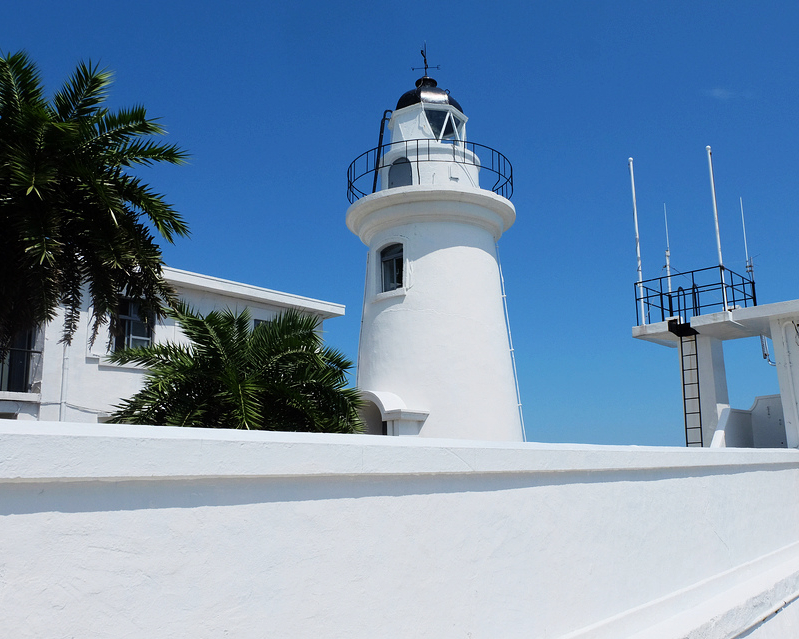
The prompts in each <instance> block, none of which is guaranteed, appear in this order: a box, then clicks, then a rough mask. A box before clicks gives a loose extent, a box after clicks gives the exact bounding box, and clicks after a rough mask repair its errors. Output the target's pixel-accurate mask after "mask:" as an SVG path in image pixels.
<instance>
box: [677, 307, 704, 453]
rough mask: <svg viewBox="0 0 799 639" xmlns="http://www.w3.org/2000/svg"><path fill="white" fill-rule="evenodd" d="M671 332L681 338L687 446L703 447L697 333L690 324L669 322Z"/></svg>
mask: <svg viewBox="0 0 799 639" xmlns="http://www.w3.org/2000/svg"><path fill="white" fill-rule="evenodd" d="M669 331H671V332H672V333H674V334H675V335H677V336H678V337H679V338H680V373H681V374H682V401H683V416H684V417H685V445H686V446H689V447H690V446H700V447H701V446H702V445H703V443H704V442H703V440H702V400H701V397H700V393H699V357H698V355H697V349H696V336H697V335H698V333H697V331H696V330H695V329H693V328H691V326H690V324H683V323H680V322H677V321H674V320H672V321H670V322H669Z"/></svg>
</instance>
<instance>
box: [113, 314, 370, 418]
mask: <svg viewBox="0 0 799 639" xmlns="http://www.w3.org/2000/svg"><path fill="white" fill-rule="evenodd" d="M169 315H170V316H171V317H172V318H173V319H174V320H175V321H176V322H177V323H178V325H179V326H180V328H181V330H182V331H183V334H184V335H185V337H186V338H187V339H188V343H187V344H180V345H178V344H170V343H168V344H153V345H152V346H148V347H143V348H135V349H128V350H123V351H117V352H115V353H114V354H113V355H111V357H110V358H111V360H112V361H114V362H116V363H119V364H137V365H140V366H144V367H146V368H147V369H148V371H149V372H148V374H147V378H146V381H145V384H144V388H143V389H142V390H141V391H140V392H139V393H137V394H136V395H134V396H133V397H131V398H130V399H127V400H124V401H123V402H122V403H121V404H120V405H119V406H118V407H117V409H118V410H117V412H116V413H115V414H114V416H113V418H112V421H114V422H118V423H136V424H163V425H176V426H196V427H210V428H243V429H268V430H292V431H312V432H341V433H351V432H360V431H361V430H362V425H361V421H360V419H359V417H358V410H359V408H360V407H361V400H360V397H359V395H358V392H357V391H356V390H355V389H351V388H346V382H347V371H349V370H350V368H351V367H352V364H351V362H349V361H348V360H347V359H346V358H344V357H343V356H342V355H341V354H340V353H339V352H338V351H335V350H332V349H329V348H325V347H324V345H323V343H322V340H321V337H320V336H319V334H318V330H317V328H318V321H317V320H316V318H313V317H309V316H304V315H301V314H299V313H297V312H294V311H288V312H286V313H283V314H281V315H279V316H277V317H275V318H274V319H273V320H271V321H269V322H264V323H261V324H259V325H258V326H257V327H255V329H252V328H251V324H252V320H251V318H250V314H249V312H248V311H247V310H244V311H242V312H241V313H234V312H232V311H230V310H226V311H212V312H210V313H208V314H207V315H205V316H201V315H199V314H198V313H196V312H194V311H193V310H191V309H190V308H188V307H187V306H186V305H185V304H182V303H178V304H176V305H175V307H174V308H173V309H171V310H170V311H169Z"/></svg>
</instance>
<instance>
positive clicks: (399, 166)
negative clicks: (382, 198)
mask: <svg viewBox="0 0 799 639" xmlns="http://www.w3.org/2000/svg"><path fill="white" fill-rule="evenodd" d="M411 184H413V173H412V171H411V163H410V160H408V158H397V159H396V160H394V162H393V163H392V164H391V168H389V170H388V188H390V189H393V188H395V187H397V186H410V185H411Z"/></svg>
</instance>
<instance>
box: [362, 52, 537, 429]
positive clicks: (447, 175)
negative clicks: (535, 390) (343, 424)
mask: <svg viewBox="0 0 799 639" xmlns="http://www.w3.org/2000/svg"><path fill="white" fill-rule="evenodd" d="M467 121H468V118H467V117H466V114H465V113H464V110H463V108H462V107H461V105H460V104H459V103H458V101H457V100H455V99H454V98H453V97H452V96H451V95H450V94H449V92H448V91H444V90H442V89H441V88H439V87H438V85H437V82H436V81H435V80H434V79H433V78H431V77H429V76H428V75H427V69H426V68H425V75H424V77H422V78H420V79H419V80H417V81H416V86H415V88H413V89H411V90H410V91H407V92H406V93H404V94H403V95H402V96H401V97H400V98H399V101H398V102H397V106H396V108H395V109H394V110H393V111H386V112H385V113H384V115H383V121H382V122H381V126H380V138H379V143H378V146H377V148H375V149H372V150H370V151H367V152H366V153H364V154H362V155H361V156H360V157H359V158H357V159H356V160H355V161H354V162H353V163H352V164H351V165H350V168H349V171H348V186H349V189H348V194H349V198H350V202H351V206H350V207H349V209H348V210H347V215H346V223H347V227H348V228H349V229H350V230H351V231H352V232H353V233H355V234H356V235H357V236H358V237H359V238H360V239H361V241H362V242H363V243H364V244H365V245H366V246H367V247H368V249H369V250H368V257H367V265H366V279H365V291H364V301H363V313H362V322H361V336H360V345H359V350H358V371H357V386H358V388H359V389H360V391H361V394H362V396H363V398H364V399H365V401H366V406H365V408H364V411H363V417H364V421H365V424H366V427H367V431H368V432H370V433H373V434H384V435H419V436H424V437H447V438H465V439H480V440H500V441H523V440H524V429H523V425H522V418H521V411H520V405H519V400H518V392H517V385H516V379H515V371H514V364H513V356H512V350H511V344H510V338H509V331H508V323H507V318H506V313H505V305H504V293H503V284H502V276H501V271H500V265H499V259H498V254H497V241H498V240H499V238H500V237H501V236H502V234H503V233H504V232H505V231H506V230H507V229H508V228H510V227H511V225H512V224H513V223H514V221H515V219H516V211H515V208H514V206H513V204H511V202H510V200H509V198H510V197H511V195H512V190H513V179H512V170H511V165H510V163H509V162H508V161H507V159H506V158H505V157H504V156H503V155H502V154H501V153H499V152H498V151H495V150H494V149H491V148H489V147H487V146H483V145H479V144H475V143H473V142H469V141H467V138H466V123H467ZM388 134H390V136H391V137H390V142H389V141H388V140H386V139H385V138H386V137H387V136H388Z"/></svg>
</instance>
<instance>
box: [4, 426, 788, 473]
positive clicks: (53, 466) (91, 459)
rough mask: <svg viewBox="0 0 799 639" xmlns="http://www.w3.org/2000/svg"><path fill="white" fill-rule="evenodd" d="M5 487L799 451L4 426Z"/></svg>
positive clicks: (631, 463) (629, 465)
mask: <svg viewBox="0 0 799 639" xmlns="http://www.w3.org/2000/svg"><path fill="white" fill-rule="evenodd" d="M0 450H2V451H3V456H2V459H0V481H36V480H44V479H46V480H56V481H69V480H76V479H102V478H114V479H117V480H119V479H125V478H127V479H156V478H159V479H160V478H175V479H182V478H189V477H269V476H273V477H288V476H307V475H407V474H413V475H417V474H452V473H457V474H461V473H467V474H475V473H525V474H529V473H543V474H548V473H572V474H573V473H597V472H616V471H640V472H641V473H650V474H651V473H657V474H660V475H662V474H664V473H669V472H671V473H673V472H680V473H687V474H692V473H728V472H736V469H748V470H754V469H756V468H763V469H764V470H765V469H770V470H778V469H780V468H784V467H791V468H799V450H793V449H789V450H786V449H758V450H752V449H735V448H724V449H697V448H669V447H636V446H592V445H585V444H535V443H518V444H517V443H497V442H474V441H464V440H445V439H440V440H434V439H423V440H422V439H405V438H394V437H378V436H373V435H329V434H319V433H282V432H270V431H236V430H224V429H203V428H179V427H165V426H133V425H113V424H75V423H62V422H36V423H32V422H20V421H13V420H8V421H5V420H0Z"/></svg>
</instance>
